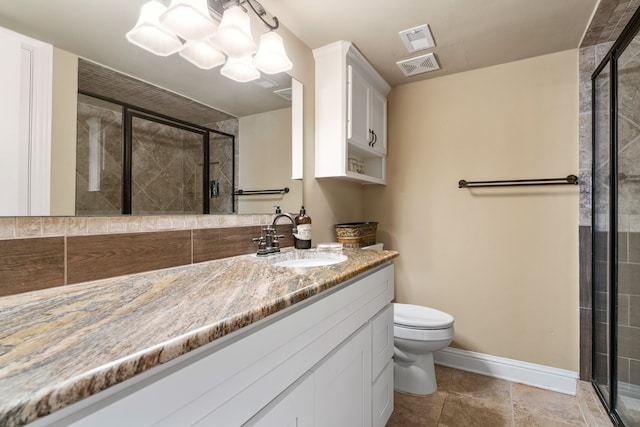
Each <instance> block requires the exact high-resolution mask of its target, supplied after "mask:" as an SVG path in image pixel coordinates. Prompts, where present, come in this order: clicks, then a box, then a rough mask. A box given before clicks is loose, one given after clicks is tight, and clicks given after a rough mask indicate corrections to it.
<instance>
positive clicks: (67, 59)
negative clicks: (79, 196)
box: [51, 48, 78, 215]
mask: <svg viewBox="0 0 640 427" xmlns="http://www.w3.org/2000/svg"><path fill="white" fill-rule="evenodd" d="M77 93H78V57H77V56H76V55H74V54H72V53H69V52H66V51H64V50H61V49H58V48H54V49H53V98H52V107H53V113H52V118H51V215H74V214H75V198H76V195H75V189H76V116H77Z"/></svg>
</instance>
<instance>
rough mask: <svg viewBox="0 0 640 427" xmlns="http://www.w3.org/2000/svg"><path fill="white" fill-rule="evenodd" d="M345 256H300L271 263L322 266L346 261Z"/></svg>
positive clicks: (293, 265)
mask: <svg viewBox="0 0 640 427" xmlns="http://www.w3.org/2000/svg"><path fill="white" fill-rule="evenodd" d="M346 260H347V257H346V256H344V255H339V256H338V257H336V258H300V259H287V260H284V261H278V262H276V263H274V264H272V265H274V266H276V267H294V268H295V267H322V266H324V265H333V264H339V263H341V262H343V261H346Z"/></svg>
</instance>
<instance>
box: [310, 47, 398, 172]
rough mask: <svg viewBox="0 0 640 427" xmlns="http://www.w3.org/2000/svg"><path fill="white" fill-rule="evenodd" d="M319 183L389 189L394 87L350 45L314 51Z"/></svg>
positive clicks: (316, 150) (316, 167)
mask: <svg viewBox="0 0 640 427" xmlns="http://www.w3.org/2000/svg"><path fill="white" fill-rule="evenodd" d="M313 55H314V58H315V63H316V141H315V143H316V146H315V158H316V165H315V176H316V178H326V177H337V178H343V179H348V180H354V181H359V182H362V183H377V184H385V183H386V154H387V94H388V93H389V90H390V86H389V85H388V84H387V82H385V81H384V79H383V78H382V77H381V76H380V75H379V74H378V72H377V71H376V70H375V69H374V68H373V67H372V66H371V65H370V64H369V63H368V62H367V60H366V59H365V58H364V56H363V55H362V54H361V53H360V52H359V51H358V50H357V49H356V47H355V46H354V45H353V44H352V43H350V42H345V41H339V42H336V43H332V44H329V45H327V46H323V47H321V48H318V49H314V51H313Z"/></svg>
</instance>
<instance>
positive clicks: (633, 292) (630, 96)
mask: <svg viewBox="0 0 640 427" xmlns="http://www.w3.org/2000/svg"><path fill="white" fill-rule="evenodd" d="M617 70H618V72H617V147H616V150H617V152H616V170H617V174H616V175H617V180H616V187H617V188H616V189H615V190H616V191H615V194H616V195H617V197H616V212H617V216H618V251H617V252H618V256H617V261H618V262H617V286H616V288H617V289H616V290H617V311H618V316H617V317H618V318H617V324H616V325H617V350H618V351H617V353H618V354H617V375H616V378H615V380H616V381H617V398H616V401H617V405H616V407H617V410H618V414H619V416H620V418H622V420H623V422H624V424H625V425H626V426H640V221H639V220H640V35H635V36H634V37H633V38H632V39H630V41H629V44H628V45H626V46H625V47H624V49H623V50H622V53H621V54H620V55H619V56H618V58H617Z"/></svg>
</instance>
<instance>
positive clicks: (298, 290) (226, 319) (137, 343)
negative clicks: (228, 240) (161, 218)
mask: <svg viewBox="0 0 640 427" xmlns="http://www.w3.org/2000/svg"><path fill="white" fill-rule="evenodd" d="M289 251H295V250H294V249H289ZM343 253H344V254H345V255H347V257H348V259H347V260H346V261H344V262H342V263H339V264H334V265H331V266H325V267H316V268H305V269H293V268H283V267H275V266H271V265H268V264H266V263H264V262H260V261H259V260H256V259H255V257H254V256H252V255H243V256H238V257H232V258H224V259H220V260H215V261H210V262H203V263H200V264H195V265H190V266H183V267H176V268H170V269H164V270H158V271H154V272H148V273H140V274H134V275H129V276H121V277H117V278H112V279H104V280H100V281H95V282H87V283H82V284H77V285H69V286H65V287H59V288H52V289H46V290H41V291H34V292H27V293H24V294H18V295H13V296H9V297H4V298H0V425H2V426H19V425H24V424H26V423H28V422H31V421H33V420H35V419H37V418H39V417H43V416H45V415H47V414H50V413H52V412H54V411H56V410H59V409H61V408H63V407H65V406H68V405H70V404H72V403H74V402H77V401H79V400H81V399H83V398H85V397H87V396H90V395H93V394H95V393H98V392H100V391H102V390H105V389H106V388H108V387H110V386H113V385H115V384H118V383H121V382H123V381H125V380H127V379H129V378H131V377H133V376H134V375H136V374H139V373H141V372H144V371H146V370H148V369H149V368H152V367H154V366H157V365H160V364H162V363H165V362H167V361H169V360H172V359H175V358H176V357H178V356H181V355H183V354H185V353H187V352H189V351H190V350H193V349H195V348H198V347H200V346H203V345H205V344H207V343H210V342H212V341H214V340H215V339H217V338H220V337H222V336H225V335H227V334H230V333H232V332H234V331H237V330H239V329H241V328H243V327H245V326H247V325H250V324H252V323H254V322H256V321H258V320H260V319H263V318H265V317H267V316H269V315H271V314H273V313H276V312H279V311H281V310H283V309H285V308H287V307H289V306H291V305H293V304H295V303H297V302H300V301H303V300H305V299H307V298H309V297H311V296H313V295H316V294H318V293H320V292H322V291H324V290H327V289H329V288H331V287H333V286H336V285H337V284H340V283H342V282H344V281H346V280H348V279H351V278H353V277H355V276H356V275H358V274H360V273H363V272H365V271H366V270H368V269H371V268H373V267H375V266H377V265H381V264H384V263H386V262H389V261H390V260H392V259H393V258H395V257H397V256H398V253H397V252H394V251H368V250H344V251H343Z"/></svg>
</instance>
